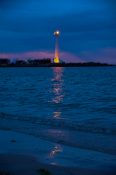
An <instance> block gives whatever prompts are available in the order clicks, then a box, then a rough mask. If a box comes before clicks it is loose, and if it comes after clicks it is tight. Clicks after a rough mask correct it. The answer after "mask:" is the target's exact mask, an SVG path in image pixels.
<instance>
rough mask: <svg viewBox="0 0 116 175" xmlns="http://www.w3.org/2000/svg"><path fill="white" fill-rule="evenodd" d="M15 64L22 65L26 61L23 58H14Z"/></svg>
mask: <svg viewBox="0 0 116 175" xmlns="http://www.w3.org/2000/svg"><path fill="white" fill-rule="evenodd" d="M15 64H16V65H24V64H27V62H26V61H24V60H16V63H15Z"/></svg>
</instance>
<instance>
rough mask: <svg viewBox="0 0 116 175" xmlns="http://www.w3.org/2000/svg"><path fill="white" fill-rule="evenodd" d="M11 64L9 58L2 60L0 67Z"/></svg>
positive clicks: (0, 59)
mask: <svg viewBox="0 0 116 175" xmlns="http://www.w3.org/2000/svg"><path fill="white" fill-rule="evenodd" d="M8 64H10V60H9V59H7V58H0V66H6V65H8Z"/></svg>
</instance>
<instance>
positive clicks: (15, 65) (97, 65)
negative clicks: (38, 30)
mask: <svg viewBox="0 0 116 175" xmlns="http://www.w3.org/2000/svg"><path fill="white" fill-rule="evenodd" d="M105 66H107V67H108V66H116V65H115V64H107V63H94V62H88V63H58V64H54V63H50V64H3V65H0V67H105Z"/></svg>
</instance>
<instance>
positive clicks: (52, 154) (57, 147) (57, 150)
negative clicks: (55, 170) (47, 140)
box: [49, 145, 62, 158]
mask: <svg viewBox="0 0 116 175" xmlns="http://www.w3.org/2000/svg"><path fill="white" fill-rule="evenodd" d="M60 152H62V147H61V146H60V145H55V147H54V148H53V149H52V150H51V152H50V154H49V156H50V158H54V157H55V156H56V155H57V154H58V153H60Z"/></svg>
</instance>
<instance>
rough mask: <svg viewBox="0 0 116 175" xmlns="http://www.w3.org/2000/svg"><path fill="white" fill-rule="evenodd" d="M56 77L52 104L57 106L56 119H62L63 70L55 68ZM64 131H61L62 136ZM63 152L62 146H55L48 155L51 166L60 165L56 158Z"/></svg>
mask: <svg viewBox="0 0 116 175" xmlns="http://www.w3.org/2000/svg"><path fill="white" fill-rule="evenodd" d="M53 74H54V77H53V78H52V80H51V83H52V94H53V97H52V103H53V104H55V105H56V109H57V110H55V111H53V118H54V119H56V120H57V119H61V117H62V111H61V110H60V108H59V106H57V105H58V104H60V103H62V102H63V99H64V91H63V82H64V80H63V68H61V67H54V68H53ZM62 132H63V131H61V134H63V133H62ZM62 152H63V148H62V146H61V145H60V144H55V145H54V147H53V148H52V150H51V151H50V153H49V154H48V157H49V159H50V160H51V164H54V165H56V164H58V163H57V162H56V160H55V158H56V157H57V156H58V155H60V153H62Z"/></svg>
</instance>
